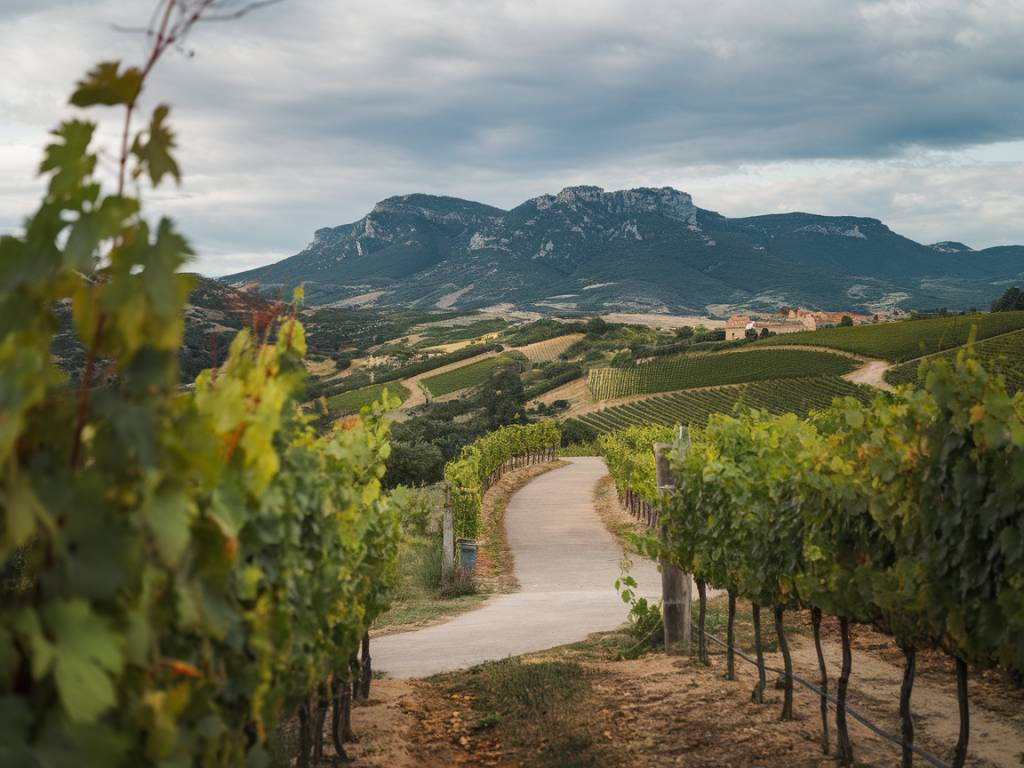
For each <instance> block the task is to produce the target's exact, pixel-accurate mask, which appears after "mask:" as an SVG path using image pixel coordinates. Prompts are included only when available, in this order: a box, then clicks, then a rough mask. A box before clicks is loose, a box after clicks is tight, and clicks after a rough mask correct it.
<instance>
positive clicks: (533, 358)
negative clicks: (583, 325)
mask: <svg viewBox="0 0 1024 768" xmlns="http://www.w3.org/2000/svg"><path fill="white" fill-rule="evenodd" d="M582 338H583V334H582V333H569V334H566V335H565V336H556V337H555V338H553V339H546V340H545V341H537V342H534V343H533V344H527V345H526V346H525V347H516V351H518V352H522V353H523V354H524V355H526V357H527V358H528V359H529V360H530V362H532V363H546V362H550V361H552V360H557V359H558V356H559V355H560V354H562V353H563V352H565V351H566V350H567V349H568V348H569V347H571V346H572V345H573V344H575V343H576V342H577V341H579V340H580V339H582Z"/></svg>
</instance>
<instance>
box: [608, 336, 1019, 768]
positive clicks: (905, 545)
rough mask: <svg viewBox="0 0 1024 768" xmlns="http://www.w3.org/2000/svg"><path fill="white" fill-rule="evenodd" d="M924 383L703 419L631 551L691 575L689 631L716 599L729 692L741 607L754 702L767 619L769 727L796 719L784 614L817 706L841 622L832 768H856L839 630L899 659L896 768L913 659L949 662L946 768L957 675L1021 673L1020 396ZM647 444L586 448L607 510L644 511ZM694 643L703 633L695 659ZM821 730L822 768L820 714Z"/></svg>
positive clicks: (961, 692)
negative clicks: (823, 631)
mask: <svg viewBox="0 0 1024 768" xmlns="http://www.w3.org/2000/svg"><path fill="white" fill-rule="evenodd" d="M925 365H926V369H927V376H926V377H924V380H925V382H926V386H925V388H923V389H919V390H910V389H908V390H906V391H905V392H901V393H898V394H897V396H896V397H895V398H890V397H883V396H879V397H878V398H876V399H875V400H874V401H872V402H870V403H864V402H860V401H858V400H854V399H852V398H847V399H845V400H842V401H837V403H836V404H835V405H834V406H832V407H831V408H829V409H827V410H825V411H821V412H817V413H815V414H813V415H812V417H811V418H810V419H809V420H800V419H799V418H797V417H796V416H794V415H792V414H787V415H783V416H768V415H766V414H764V413H760V412H757V411H750V412H746V413H743V414H740V415H738V416H736V417H731V416H723V415H716V416H712V417H711V419H710V420H709V423H708V425H707V427H706V428H705V429H691V430H690V432H689V438H687V439H683V440H680V441H679V442H677V444H676V447H675V450H674V451H673V453H672V454H671V471H672V474H673V475H674V481H675V490H674V492H673V493H670V494H668V495H665V496H663V497H660V500H658V501H657V502H656V505H655V506H656V507H657V511H658V524H659V526H661V530H662V531H663V535H662V536H661V537H659V538H653V537H649V538H645V539H643V540H642V541H641V542H640V543H641V546H643V547H644V548H645V551H646V552H647V553H648V554H651V555H657V556H663V557H668V558H669V559H671V560H672V561H673V562H674V563H675V564H676V565H678V566H679V567H680V568H682V569H683V570H684V571H686V572H688V573H692V574H693V576H694V578H695V579H696V580H697V584H698V591H699V593H700V595H701V601H700V602H701V611H700V616H701V617H703V616H704V602H705V601H704V593H705V588H706V586H713V587H717V588H720V589H723V590H727V592H728V595H729V600H730V620H729V627H728V637H729V645H730V650H729V651H728V670H729V672H728V675H729V677H730V678H732V677H733V676H734V661H733V652H732V650H731V645H732V642H731V641H732V636H733V627H732V616H733V614H734V612H735V601H736V598H737V597H742V598H745V599H747V600H750V601H751V603H752V604H753V606H754V632H755V644H756V650H757V663H758V666H759V668H760V676H759V683H758V684H757V686H756V687H755V690H754V698H755V700H760V699H761V697H762V695H763V691H764V685H765V671H764V662H763V656H762V648H761V636H760V611H761V609H762V608H765V609H768V610H769V611H770V612H771V615H772V617H773V618H774V622H775V628H776V635H777V637H778V642H779V648H780V651H781V653H782V657H783V663H784V667H785V670H784V671H785V675H784V677H785V681H786V682H785V686H786V687H785V696H784V699H783V709H782V718H783V719H791V718H792V716H793V711H792V703H793V692H792V686H793V668H792V661H791V658H790V655H789V650H788V646H787V642H786V639H785V632H784V631H783V626H784V624H783V622H784V615H785V612H786V611H787V610H791V609H796V608H807V609H810V610H811V613H812V623H813V629H814V641H815V645H816V647H817V652H818V659H819V665H820V668H819V670H818V672H819V675H820V678H819V685H820V689H821V690H822V691H828V690H829V681H828V676H827V672H826V668H825V665H824V662H823V661H822V655H821V636H820V624H821V616H822V614H828V615H832V616H836V617H838V619H839V625H840V634H841V641H842V644H843V665H842V671H841V675H840V678H839V681H838V686H837V689H836V697H837V704H836V717H835V737H836V740H835V746H836V749H837V754H838V756H839V759H840V761H841V762H842V763H843V764H845V765H852V764H853V762H854V756H853V748H852V744H851V742H850V739H849V735H848V729H847V721H846V695H847V688H848V683H849V677H850V674H851V655H850V635H849V625H850V623H851V622H861V623H868V624H872V625H873V626H875V627H876V628H879V629H882V630H884V631H886V632H887V633H889V634H890V635H891V636H892V637H893V639H894V641H895V642H896V644H897V645H898V647H899V648H900V649H901V651H902V653H903V655H904V657H905V661H906V672H905V676H904V682H903V690H902V692H901V698H900V716H901V722H902V732H901V735H900V737H899V741H900V742H901V743H902V744H903V765H904V766H908V767H909V766H910V765H911V764H912V761H913V757H914V747H913V727H914V726H913V720H912V714H911V702H912V690H913V683H914V669H915V658H916V653H917V652H918V651H921V650H924V649H941V650H943V651H945V652H947V653H949V654H950V655H951V656H953V658H954V659H955V661H956V673H957V675H956V676H957V691H958V699H959V704H960V714H961V729H960V736H959V740H958V742H957V744H956V747H955V749H954V750H953V761H952V764H953V765H954V766H956V767H957V768H959V766H963V765H964V762H965V759H966V755H967V743H968V738H969V719H968V711H969V710H968V695H967V677H968V664H971V665H975V666H978V667H989V668H1000V669H1002V670H1005V671H1007V672H1009V673H1011V674H1014V675H1018V676H1019V675H1020V674H1021V673H1024V645H1022V644H1021V643H1020V638H1021V637H1022V636H1024V603H1022V602H1021V599H1020V598H1021V594H1022V591H1021V587H1022V585H1024V393H1018V394H1017V395H1016V396H1015V397H1010V396H1009V395H1008V394H1007V393H1006V391H1005V389H1004V388H1003V387H1002V385H1001V384H1000V383H999V381H998V380H997V379H996V378H995V377H993V376H991V375H989V374H988V373H987V372H986V371H985V369H984V368H983V367H982V365H981V364H980V363H979V361H978V360H977V359H975V358H973V357H971V356H970V355H968V354H966V353H963V352H961V353H960V354H958V355H957V357H956V359H955V360H952V361H950V360H946V359H939V360H932V361H928V362H927V363H926V364H925ZM647 430H648V431H644V430H640V429H637V428H634V429H632V430H627V431H625V432H623V433H617V434H614V435H607V436H604V437H602V438H601V441H600V444H601V447H602V450H603V452H604V455H605V457H606V462H607V464H608V467H609V470H610V472H611V473H612V476H613V478H614V480H615V482H616V485H617V486H618V487H619V489H620V492H623V493H625V492H632V493H634V494H636V495H638V496H641V497H643V498H647V499H652V500H654V499H658V497H657V495H656V494H655V493H654V489H653V479H652V478H653V474H652V473H653V461H652V459H651V446H650V444H649V443H648V441H652V438H653V439H655V440H656V439H664V432H658V428H647ZM645 443H648V444H647V445H645ZM704 637H705V635H704V626H703V618H701V619H700V626H699V630H698V638H699V639H700V643H699V650H698V656H699V658H701V659H706V654H707V645H706V643H705V642H704V640H703V638H704ZM821 721H822V747H823V750H824V751H825V752H826V753H827V752H828V750H829V731H830V723H829V719H828V707H827V702H826V699H825V697H824V696H822V698H821ZM933 764H936V763H934V761H933ZM937 764H941V763H937Z"/></svg>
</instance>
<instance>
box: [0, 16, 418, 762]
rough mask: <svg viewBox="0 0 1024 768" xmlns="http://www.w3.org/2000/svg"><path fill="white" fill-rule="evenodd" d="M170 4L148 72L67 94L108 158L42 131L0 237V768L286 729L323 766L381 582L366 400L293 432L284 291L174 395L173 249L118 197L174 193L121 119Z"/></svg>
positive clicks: (300, 337)
mask: <svg viewBox="0 0 1024 768" xmlns="http://www.w3.org/2000/svg"><path fill="white" fill-rule="evenodd" d="M208 5H209V4H206V5H204V6H203V8H206V7H208ZM172 7H173V6H172V5H168V6H167V9H168V10H167V13H166V14H164V13H161V14H160V16H159V17H157V18H156V21H155V22H154V24H155V25H156V27H155V29H153V30H150V35H149V36H148V38H147V39H148V40H149V42H150V44H151V45H152V50H151V52H150V57H149V60H148V63H147V64H146V66H145V67H144V68H141V69H140V68H137V67H126V66H122V65H121V64H120V63H119V62H106V63H102V64H100V65H98V66H96V67H95V68H94V69H93V70H91V71H90V72H89V73H88V74H87V75H86V76H85V77H84V78H83V80H82V81H81V82H80V83H79V84H78V86H77V88H76V90H75V92H74V93H73V95H72V97H71V103H72V104H73V105H74V106H76V107H79V108H82V109H84V110H87V109H89V108H93V107H97V106H105V107H117V108H120V111H121V113H122V115H123V121H122V124H121V125H120V126H119V129H118V131H117V132H116V133H117V135H123V137H124V139H123V142H122V143H121V145H120V151H118V150H116V149H113V150H112V149H111V148H104V147H97V146H96V145H95V144H94V142H93V138H94V134H98V135H113V134H114V133H115V132H114V131H110V130H102V131H101V130H99V126H98V125H97V123H95V122H92V121H89V120H85V119H84V118H82V119H74V120H70V121H67V122H64V123H61V125H60V126H58V127H57V128H56V129H55V130H54V132H53V134H52V143H50V145H49V146H48V147H47V148H46V152H45V156H44V159H43V162H42V165H41V169H40V170H41V173H42V174H43V175H44V176H45V180H46V188H45V189H46V191H45V195H44V199H43V201H42V203H41V205H40V206H39V207H38V209H37V210H36V211H35V213H34V214H33V215H32V216H31V217H30V218H29V219H28V220H27V222H26V224H25V231H24V233H23V234H22V235H19V236H4V237H3V238H0V262H2V264H3V268H4V271H3V275H4V276H3V280H2V283H0V307H2V311H0V317H2V318H3V319H2V327H0V381H2V382H3V385H2V389H3V394H2V397H0V401H2V405H0V407H2V413H0V465H2V473H0V475H2V480H0V512H2V517H0V523H2V524H0V564H2V575H3V580H2V583H0V596H2V599H0V708H2V710H3V717H2V725H0V729H2V732H3V736H2V739H0V742H2V746H0V753H2V756H3V757H2V760H0V762H3V763H4V765H11V766H14V765H19V766H41V765H69V766H70V765H101V766H156V765H162V766H169V765H193V766H229V765H232V766H235V765H266V764H267V763H268V759H269V753H270V752H271V751H273V749H274V745H275V740H276V736H277V734H278V725H279V724H280V723H281V722H282V721H283V720H285V719H289V718H292V717H293V716H294V715H295V713H296V712H297V713H298V722H299V731H300V732H301V744H302V746H301V749H300V751H299V754H298V764H300V765H306V764H307V761H308V758H309V757H310V755H311V754H321V753H322V750H323V738H324V735H325V734H328V733H329V734H331V737H332V740H333V742H334V746H335V749H336V751H337V754H338V755H339V756H343V755H344V747H343V741H344V740H345V738H346V735H347V733H348V729H349V722H348V713H349V712H350V704H351V699H352V697H353V695H354V692H355V694H358V695H360V696H365V695H367V693H368V690H369V684H370V679H371V677H370V675H371V669H370V667H369V657H368V655H367V654H366V648H367V644H368V636H367V634H366V632H367V628H368V627H369V625H370V623H371V622H372V621H373V619H374V617H375V616H377V615H378V614H379V613H381V612H382V611H383V610H384V609H385V608H386V607H387V602H388V596H389V590H390V586H391V584H392V581H393V578H394V570H395V557H396V552H397V545H398V539H399V527H398V521H397V515H396V513H395V510H394V509H393V507H392V505H391V504H390V503H389V501H388V499H387V498H386V497H385V496H383V495H382V493H381V483H380V480H381V477H382V476H383V475H384V471H385V460H386V458H387V456H388V453H389V445H388V426H387V422H386V420H385V419H384V418H383V409H384V407H383V405H381V406H375V407H374V408H372V409H371V410H370V411H369V412H368V413H367V414H366V415H365V416H364V417H362V418H359V417H354V418H351V419H349V420H346V421H344V422H343V423H342V424H340V425H339V426H338V427H337V428H335V429H333V430H331V431H329V432H328V433H327V434H324V435H318V434H317V433H316V432H314V430H313V418H312V417H311V416H309V415H307V414H305V413H304V412H303V409H302V407H301V405H300V398H301V396H302V392H303V379H304V376H305V369H304V367H303V364H302V358H303V356H304V354H305V351H306V342H305V333H304V330H303V326H302V325H301V324H300V323H299V322H298V320H297V315H298V311H299V303H300V301H301V298H302V296H301V293H297V294H296V296H295V299H294V303H293V305H292V306H291V307H284V306H279V307H278V308H277V309H273V310H268V311H266V312H261V313H257V316H256V317H254V319H253V327H252V328H247V329H244V330H242V331H240V332H239V333H238V334H237V336H236V337H235V338H234V341H233V342H232V343H231V346H230V350H229V351H228V354H227V357H226V359H225V360H223V361H221V364H220V365H219V366H218V367H216V368H213V369H208V370H205V371H203V372H202V373H201V374H199V376H198V378H197V379H196V380H195V382H194V386H192V387H190V388H188V389H187V390H186V391H182V390H181V389H179V386H178V356H177V355H178V349H179V347H180V346H181V344H182V337H183V329H184V313H185V301H186V297H187V296H188V294H189V290H190V288H191V286H192V283H193V278H192V277H190V276H189V275H187V274H184V273H182V272H181V271H180V270H181V268H182V267H183V266H184V265H185V264H186V263H187V262H188V261H189V258H190V256H191V250H190V248H189V246H188V244H187V242H186V241H185V239H184V238H183V237H182V236H181V235H180V234H178V232H177V231H176V230H175V227H174V225H173V224H172V223H171V222H170V221H169V220H168V219H157V218H152V217H149V216H144V215H143V212H142V206H141V200H140V199H139V198H138V197H134V196H132V192H133V191H134V190H135V189H137V188H142V187H146V192H147V195H148V196H149V199H159V197H160V193H158V194H150V190H151V189H154V188H157V187H159V186H160V184H161V182H163V181H165V180H167V179H169V178H170V179H178V177H179V171H178V166H177V164H176V162H175V160H174V158H173V155H172V150H173V149H174V147H175V137H174V134H173V133H172V131H171V128H170V127H169V124H168V115H169V108H168V107H167V106H166V105H160V106H157V107H156V108H155V110H154V111H153V113H152V115H151V116H147V118H146V120H145V124H144V127H142V128H141V129H139V126H138V125H136V124H135V123H134V121H133V116H136V117H137V108H138V103H137V102H138V99H139V95H140V93H141V92H142V90H143V87H144V85H145V82H146V77H147V75H148V73H149V72H150V71H151V69H152V66H153V64H154V63H155V62H156V60H157V59H158V58H159V57H160V55H161V54H162V53H163V52H164V51H165V50H167V48H168V47H170V46H172V45H174V44H175V41H177V40H179V39H180V38H181V37H182V36H184V35H185V34H186V33H187V31H188V29H189V27H190V26H191V25H192V24H193V23H194V22H195V21H196V19H197V18H198V17H199V16H200V15H201V11H202V9H200V10H197V11H196V12H195V14H194V15H193V14H191V12H190V14H188V15H186V14H176V15H172V14H171V13H170V9H171V8H172ZM160 19H162V21H161V20H160ZM101 157H102V158H104V162H103V163H102V166H103V172H102V173H97V171H98V169H99V168H100V167H101V161H100V159H101ZM112 169H113V175H114V176H115V178H116V182H115V184H116V186H115V187H114V188H112V189H111V188H109V184H107V183H105V182H106V180H107V179H108V178H109V177H110V175H111V173H110V172H111V170H112ZM58 304H70V306H71V309H72V313H71V314H72V318H73V323H74V333H75V334H76V336H77V338H78V340H79V341H80V342H81V344H82V346H83V348H84V349H85V350H86V358H85V365H84V370H83V372H82V375H81V378H80V380H79V382H78V384H77V386H76V387H75V388H71V387H70V386H68V381H67V377H66V375H65V374H64V373H63V372H62V371H61V370H59V369H58V368H57V367H56V366H55V365H54V362H53V360H52V356H51V355H52V352H51V345H52V342H53V337H54V333H55V332H56V330H57V315H56V313H55V311H54V310H55V307H56V305H58ZM361 646H362V648H363V657H362V663H363V666H362V668H361V669H360V670H359V671H358V672H356V671H355V670H354V669H353V664H352V660H353V659H354V658H356V656H357V654H358V653H359V651H360V647H361ZM332 710H333V713H334V717H333V719H332V726H330V727H325V718H326V715H327V714H328V712H329V711H332ZM317 727H319V730H317Z"/></svg>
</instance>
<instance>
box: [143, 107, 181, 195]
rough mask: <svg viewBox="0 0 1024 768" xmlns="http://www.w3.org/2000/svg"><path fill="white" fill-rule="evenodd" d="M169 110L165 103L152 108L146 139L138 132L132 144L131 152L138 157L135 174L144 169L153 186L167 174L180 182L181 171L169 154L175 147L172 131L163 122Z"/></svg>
mask: <svg viewBox="0 0 1024 768" xmlns="http://www.w3.org/2000/svg"><path fill="white" fill-rule="evenodd" d="M170 111H171V108H170V107H169V106H167V105H166V104H161V105H160V106H158V107H157V108H156V109H154V110H153V119H152V120H151V121H150V123H149V129H148V130H147V131H146V133H145V135H146V140H145V141H143V139H142V137H143V134H141V133H140V134H139V135H138V136H136V137H135V141H134V143H133V144H132V154H133V155H135V156H136V157H137V158H138V159H139V167H138V169H136V172H135V175H136V176H138V175H139V174H141V173H142V172H143V169H145V171H146V172H148V173H149V178H150V180H152V182H153V186H154V187H155V186H157V185H158V184H159V183H160V180H161V179H162V178H163V177H164V176H166V175H168V174H170V175H171V176H173V177H174V180H175V181H176V182H178V183H181V171H180V170H179V169H178V163H177V162H176V161H175V160H174V158H173V157H172V156H171V150H172V149H174V147H175V142H174V132H173V131H171V129H170V128H169V127H168V126H167V125H166V124H165V123H164V121H165V120H166V119H167V115H168V114H169V113H170Z"/></svg>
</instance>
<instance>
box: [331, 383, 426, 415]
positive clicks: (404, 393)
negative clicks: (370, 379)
mask: <svg viewBox="0 0 1024 768" xmlns="http://www.w3.org/2000/svg"><path fill="white" fill-rule="evenodd" d="M385 390H386V391H387V393H388V395H389V396H390V397H392V398H395V397H397V398H398V399H399V400H401V401H402V402H403V403H404V402H405V401H406V400H407V399H408V398H409V390H408V389H406V388H405V387H403V386H402V385H401V384H399V383H398V382H397V381H389V382H387V383H385V384H373V385H371V386H369V387H362V388H360V389H353V390H350V391H348V392H342V393H340V394H337V395H332V396H331V397H329V398H327V408H328V409H329V410H330V412H331V414H332V415H334V416H343V415H345V414H347V413H358V412H359V409H361V408H364V407H366V406H368V405H372V404H373V403H375V402H377V401H378V400H380V398H381V395H382V394H383V393H384V392H385Z"/></svg>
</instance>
